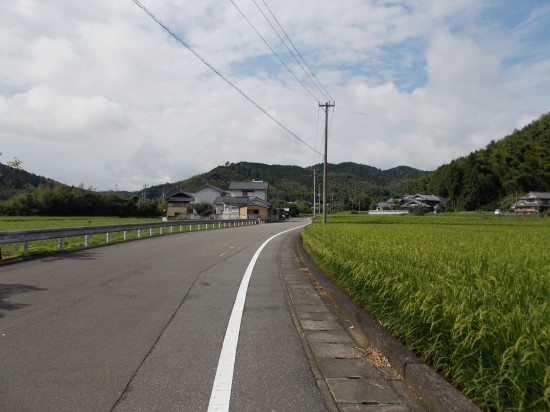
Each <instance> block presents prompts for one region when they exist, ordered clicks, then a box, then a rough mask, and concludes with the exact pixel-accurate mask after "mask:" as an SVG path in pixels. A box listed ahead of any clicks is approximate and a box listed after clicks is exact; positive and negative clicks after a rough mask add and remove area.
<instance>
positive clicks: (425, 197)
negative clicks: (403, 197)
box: [414, 193, 441, 202]
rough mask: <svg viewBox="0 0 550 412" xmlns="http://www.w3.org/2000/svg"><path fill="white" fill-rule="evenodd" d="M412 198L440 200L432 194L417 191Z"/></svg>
mask: <svg viewBox="0 0 550 412" xmlns="http://www.w3.org/2000/svg"><path fill="white" fill-rule="evenodd" d="M414 198H415V199H420V200H427V201H431V202H441V199H440V198H439V197H437V196H434V195H423V194H420V193H417V194H416V195H415V196H414Z"/></svg>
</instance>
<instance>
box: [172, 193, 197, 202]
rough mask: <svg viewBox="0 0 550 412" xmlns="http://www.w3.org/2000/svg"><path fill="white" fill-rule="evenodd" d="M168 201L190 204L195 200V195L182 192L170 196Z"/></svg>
mask: <svg viewBox="0 0 550 412" xmlns="http://www.w3.org/2000/svg"><path fill="white" fill-rule="evenodd" d="M166 200H171V201H173V202H190V201H192V200H195V195H194V194H193V193H190V192H184V191H183V190H180V191H179V192H176V193H174V194H173V195H170V196H168V197H167V198H166Z"/></svg>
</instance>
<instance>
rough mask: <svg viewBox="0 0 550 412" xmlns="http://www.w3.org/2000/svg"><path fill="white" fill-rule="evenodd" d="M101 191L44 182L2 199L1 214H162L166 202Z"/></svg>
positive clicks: (124, 215)
mask: <svg viewBox="0 0 550 412" xmlns="http://www.w3.org/2000/svg"><path fill="white" fill-rule="evenodd" d="M138 199H139V198H138V197H137V196H132V197H120V196H118V195H116V194H115V193H113V192H107V193H98V192H93V191H90V190H85V189H81V188H77V187H69V186H65V185H62V184H60V183H53V184H52V183H50V184H41V185H39V186H38V187H37V188H36V189H34V190H26V191H21V192H19V193H17V194H16V195H14V196H12V197H11V198H10V199H9V200H4V201H0V215H7V216H29V215H43V216H120V217H128V216H143V217H156V216H160V215H161V213H162V209H163V206H164V204H163V202H161V201H151V200H145V201H141V200H138Z"/></svg>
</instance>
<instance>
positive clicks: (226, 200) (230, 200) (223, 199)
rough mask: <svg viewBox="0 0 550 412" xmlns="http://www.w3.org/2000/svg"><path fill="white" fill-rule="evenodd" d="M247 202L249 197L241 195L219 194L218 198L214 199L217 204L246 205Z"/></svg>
mask: <svg viewBox="0 0 550 412" xmlns="http://www.w3.org/2000/svg"><path fill="white" fill-rule="evenodd" d="M246 202H248V197H246V196H239V197H233V196H219V197H217V198H216V199H214V204H215V205H223V204H225V205H235V206H244V205H246Z"/></svg>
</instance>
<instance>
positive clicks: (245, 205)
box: [214, 196, 271, 219]
mask: <svg viewBox="0 0 550 412" xmlns="http://www.w3.org/2000/svg"><path fill="white" fill-rule="evenodd" d="M214 207H215V209H216V216H218V217H219V218H221V219H243V218H251V219H257V218H266V217H268V216H270V214H271V204H270V203H268V202H266V201H265V200H262V199H260V198H257V197H248V196H238V197H234V196H221V197H218V198H217V199H216V200H215V201H214Z"/></svg>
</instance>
